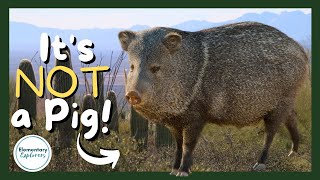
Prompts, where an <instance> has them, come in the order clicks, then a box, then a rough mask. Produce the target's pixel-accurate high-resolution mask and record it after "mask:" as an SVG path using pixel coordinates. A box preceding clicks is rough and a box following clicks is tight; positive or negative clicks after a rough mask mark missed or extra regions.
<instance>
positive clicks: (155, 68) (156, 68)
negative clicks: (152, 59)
mask: <svg viewBox="0 0 320 180" xmlns="http://www.w3.org/2000/svg"><path fill="white" fill-rule="evenodd" d="M159 70H160V66H152V67H151V68H150V71H151V72H152V73H156V72H158V71H159Z"/></svg>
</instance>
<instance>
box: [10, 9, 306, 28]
mask: <svg viewBox="0 0 320 180" xmlns="http://www.w3.org/2000/svg"><path fill="white" fill-rule="evenodd" d="M296 10H299V11H302V12H304V13H306V14H309V13H311V9H301V8H300V9H296V8H290V9H283V8H267V9H266V8H263V9H262V8H261V9H260V8H259V9H256V8H246V9H244V8H241V9H239V8H210V9H209V8H206V9H203V8H201V9H195V8H193V9H185V8H184V9H173V8H170V9H169V8H167V9H154V8H153V9H132V8H131V9H128V8H127V9H123V8H121V9H120V8H119V9H56V8H55V9H49V8H43V9H21V8H19V9H14V8H11V9H10V17H9V18H10V21H15V22H25V23H29V24H33V25H36V26H39V27H51V28H60V29H84V28H85V29H90V28H130V27H131V26H133V25H137V24H140V25H149V26H172V25H175V24H179V23H181V22H184V21H188V20H206V21H211V22H221V21H226V20H232V19H235V18H238V17H240V16H242V15H243V14H246V13H262V12H272V13H277V14H280V13H282V12H285V11H296Z"/></svg>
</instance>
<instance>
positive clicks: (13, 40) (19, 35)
mask: <svg viewBox="0 0 320 180" xmlns="http://www.w3.org/2000/svg"><path fill="white" fill-rule="evenodd" d="M242 21H257V22H261V23H264V24H268V25H271V26H273V27H276V28H278V29H279V30H281V31H283V32H284V33H286V34H287V35H288V36H290V37H292V38H294V39H295V40H296V41H298V42H303V43H304V45H306V46H310V45H311V42H310V41H311V14H304V13H303V12H301V11H292V12H283V13H281V14H274V13H270V12H264V13H261V14H257V13H247V14H244V15H243V16H241V17H239V18H237V19H234V20H230V21H224V22H219V23H213V22H209V21H198V20H191V21H186V22H183V23H180V24H177V25H174V26H172V27H173V28H178V29H181V30H185V31H198V30H201V29H206V28H211V27H216V26H220V25H224V24H229V23H235V22H242ZM9 28H10V29H9V30H10V34H9V50H10V52H19V53H21V52H31V53H32V54H34V52H36V51H38V50H39V42H40V34H41V33H42V32H46V33H48V35H49V36H50V37H51V42H52V41H53V40H54V37H55V36H56V35H59V36H60V37H61V38H62V40H63V41H64V42H65V43H66V44H67V45H68V46H69V47H70V49H71V50H72V51H73V52H74V53H77V48H76V47H75V46H74V47H73V46H72V45H71V44H70V43H69V37H70V35H71V34H73V35H75V36H76V38H77V42H79V41H80V40H82V39H90V40H92V42H94V44H95V48H94V51H95V53H100V52H104V53H109V52H111V51H120V50H121V48H120V44H119V41H118V33H119V31H121V30H124V29H121V28H110V29H80V30H62V29H58V28H43V27H37V26H34V25H31V24H27V23H20V22H12V21H10V24H9ZM148 28H150V26H147V25H135V26H132V27H131V28H129V29H130V30H133V31H140V30H145V29H148ZM10 55H11V54H10ZM96 55H97V54H96Z"/></svg>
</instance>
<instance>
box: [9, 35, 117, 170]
mask: <svg viewBox="0 0 320 180" xmlns="http://www.w3.org/2000/svg"><path fill="white" fill-rule="evenodd" d="M76 41H77V40H76V37H75V36H74V35H70V43H71V44H72V45H74V46H75V45H77V49H78V51H79V52H80V53H79V56H78V58H79V60H80V61H81V62H83V63H86V64H90V63H92V62H94V60H95V55H94V53H93V52H92V51H91V49H93V48H94V45H93V42H92V41H91V40H89V39H84V40H81V41H80V42H79V43H78V44H77V42H76ZM50 46H52V47H53V52H54V56H55V58H56V59H57V60H59V61H66V60H67V55H66V54H61V50H63V49H66V48H68V46H67V45H66V44H65V43H64V42H63V41H62V40H61V38H60V37H59V36H55V39H54V42H53V43H51V41H50V36H48V34H47V33H42V34H41V37H40V58H41V60H42V61H43V62H44V63H48V62H49V58H50V49H51V47H50ZM80 70H81V71H82V72H84V73H92V91H93V92H92V94H93V97H94V98H97V97H98V95H99V93H100V92H98V82H97V79H98V78H97V75H98V72H105V71H108V70H110V68H109V67H108V66H96V67H84V68H80ZM57 71H63V72H65V73H67V74H68V75H69V76H70V77H71V79H72V85H71V87H70V89H69V90H68V91H66V92H57V91H56V90H55V89H53V87H52V85H51V80H52V79H53V77H54V74H55V72H57ZM21 80H23V81H25V82H26V83H27V85H28V86H29V87H30V88H31V89H32V91H33V92H34V93H35V94H36V95H37V96H38V97H43V95H44V84H46V86H47V89H48V91H49V92H50V93H51V94H52V95H53V96H54V97H56V98H53V99H46V100H45V117H46V118H45V119H46V125H45V126H46V127H45V128H46V130H47V131H49V132H52V131H53V128H52V126H53V123H59V122H61V121H63V120H64V119H65V118H67V116H68V114H69V111H70V108H74V109H77V107H78V105H77V103H73V104H72V107H69V106H68V103H67V102H66V101H65V100H64V98H68V97H70V96H71V95H72V94H74V93H75V91H76V90H77V88H78V77H77V75H76V74H75V72H74V71H73V70H72V69H70V68H68V67H65V66H55V67H54V68H52V69H51V70H50V71H49V73H48V75H47V79H46V83H45V82H44V67H43V66H40V67H39V87H38V88H37V87H36V84H33V83H32V82H31V81H30V79H29V78H28V77H27V76H26V75H25V74H24V72H23V71H21V70H20V69H17V73H16V97H17V98H20V94H21V93H23V92H21V89H20V82H21ZM57 107H60V109H61V110H60V112H58V113H56V114H55V113H53V112H54V111H53V110H54V109H55V108H57ZM110 110H111V101H110V100H108V99H107V100H106V101H105V102H104V107H103V111H102V117H101V119H102V121H103V122H104V123H108V121H109V116H110ZM31 123H32V122H31V119H30V116H29V112H28V111H26V110H25V109H18V110H17V111H16V112H15V113H14V114H13V116H12V118H11V124H12V125H13V126H14V127H16V128H30V127H31ZM79 123H81V124H82V125H83V126H85V127H88V128H90V130H89V131H88V132H86V133H85V134H84V138H85V139H87V140H91V139H93V138H94V137H95V136H96V134H97V133H98V132H99V129H98V127H99V118H98V112H97V111H95V110H93V109H88V110H86V111H84V112H83V113H82V114H81V116H80V119H79V114H78V112H77V111H74V112H73V114H72V123H71V124H70V126H72V128H73V129H77V128H78V126H79ZM66 125H67V124H66ZM101 131H102V133H104V134H106V135H107V134H108V132H109V129H108V128H107V127H102V129H101ZM80 135H81V132H80V133H79V134H78V138H77V150H78V153H79V154H80V156H81V157H82V158H83V159H85V160H86V161H88V162H89V163H92V164H96V165H105V164H111V163H112V168H114V167H115V165H116V164H117V161H118V159H119V157H120V152H119V150H117V149H116V150H107V149H102V148H101V149H100V154H101V155H100V156H93V155H91V154H90V153H87V152H86V150H85V149H84V148H83V147H82V146H81V144H80V140H79V139H80Z"/></svg>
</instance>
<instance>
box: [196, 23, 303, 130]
mask: <svg viewBox="0 0 320 180" xmlns="http://www.w3.org/2000/svg"><path fill="white" fill-rule="evenodd" d="M198 33H203V40H202V45H203V53H204V57H205V58H204V59H203V61H204V63H203V67H202V69H204V76H203V79H202V82H203V83H202V88H203V89H204V90H203V91H202V92H203V93H204V94H203V95H202V97H206V98H202V99H203V100H204V101H205V104H208V105H209V106H208V109H207V111H208V114H209V118H210V119H212V120H213V121H215V122H217V123H219V121H221V123H223V124H234V125H238V126H242V125H246V124H250V123H252V122H253V121H256V120H257V119H259V118H262V117H263V116H264V115H265V114H267V113H268V112H269V111H271V110H272V109H273V108H275V107H276V106H277V105H278V102H279V101H282V100H284V99H285V98H294V97H295V93H296V91H297V89H298V87H299V85H300V84H301V82H302V80H303V79H304V76H305V74H306V71H307V62H308V59H307V56H306V54H305V52H304V51H303V49H302V48H301V46H300V45H298V44H297V43H296V42H295V41H294V40H292V39H291V38H289V37H288V36H286V35H285V34H284V33H282V32H280V31H279V30H277V29H275V28H273V27H270V26H267V25H263V24H260V23H253V22H245V23H238V24H231V25H226V26H221V27H218V28H212V29H207V30H203V31H200V32H198Z"/></svg>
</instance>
